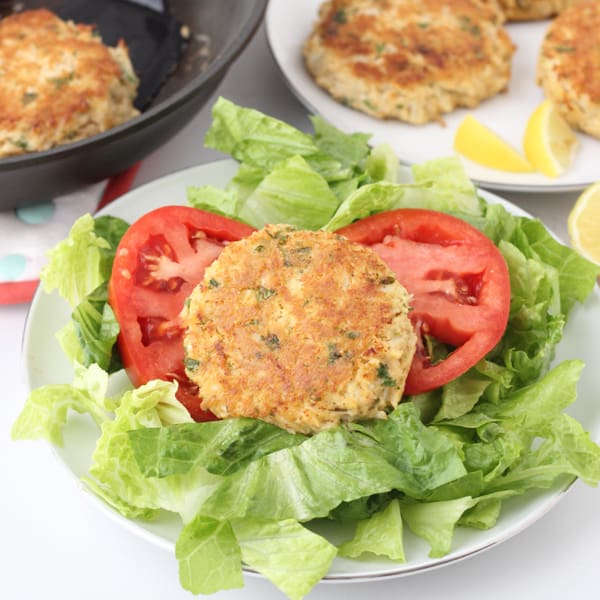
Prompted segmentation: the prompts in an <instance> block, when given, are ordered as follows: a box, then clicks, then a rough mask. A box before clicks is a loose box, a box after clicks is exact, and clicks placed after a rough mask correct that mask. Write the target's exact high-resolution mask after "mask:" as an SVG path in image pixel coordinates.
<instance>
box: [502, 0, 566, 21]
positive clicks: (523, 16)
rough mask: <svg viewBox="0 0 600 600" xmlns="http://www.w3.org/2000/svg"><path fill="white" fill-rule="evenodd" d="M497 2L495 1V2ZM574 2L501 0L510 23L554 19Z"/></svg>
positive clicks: (560, 0) (503, 10)
mask: <svg viewBox="0 0 600 600" xmlns="http://www.w3.org/2000/svg"><path fill="white" fill-rule="evenodd" d="M494 1H495V0H494ZM573 1H574V0H499V4H500V8H501V9H502V12H504V15H505V16H506V19H507V20H508V21H535V20H539V19H547V18H548V17H554V16H555V15H557V14H559V13H560V12H562V11H563V10H564V9H565V8H567V6H569V5H571V4H573Z"/></svg>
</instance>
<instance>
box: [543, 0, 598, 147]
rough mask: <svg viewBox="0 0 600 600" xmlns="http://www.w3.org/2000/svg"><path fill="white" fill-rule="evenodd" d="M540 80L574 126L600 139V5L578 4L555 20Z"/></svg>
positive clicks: (592, 1)
mask: <svg viewBox="0 0 600 600" xmlns="http://www.w3.org/2000/svg"><path fill="white" fill-rule="evenodd" d="M537 79H538V83H539V84H540V85H541V86H542V88H543V89H544V93H545V95H546V96H547V97H548V98H550V99H551V100H552V101H553V102H554V104H555V105H556V107H557V109H558V110H559V112H560V113H561V114H562V115H563V117H564V118H565V119H566V120H567V121H568V122H569V124H570V125H571V126H572V127H574V128H576V129H580V130H581V131H584V132H585V133H588V134H589V135H592V136H594V137H596V138H600V2H598V1H596V0H587V1H586V2H578V3H577V4H574V5H573V6H571V7H569V8H568V9H567V10H565V11H564V12H563V13H562V14H560V15H559V16H558V17H556V19H554V20H553V21H552V23H551V24H550V26H549V27H548V30H547V32H546V36H545V38H544V41H543V43H542V47H541V51H540V56H539V60H538V68H537Z"/></svg>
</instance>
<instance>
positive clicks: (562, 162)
mask: <svg viewBox="0 0 600 600" xmlns="http://www.w3.org/2000/svg"><path fill="white" fill-rule="evenodd" d="M578 145H579V143H578V140H577V136H576V135H575V132H574V131H573V130H572V129H571V127H570V125H569V124H568V123H567V121H566V120H565V119H564V118H563V117H562V116H561V115H560V113H559V112H558V110H557V109H556V107H555V106H554V104H552V102H551V101H550V100H544V101H543V102H542V103H541V104H539V105H538V106H537V108H536V109H535V110H534V111H533V112H532V113H531V116H530V117H529V119H528V121H527V125H526V127H525V134H524V136H523V149H524V151H525V156H526V157H527V160H529V162H530V163H531V164H532V165H533V166H534V167H535V168H536V170H538V171H540V173H543V174H544V175H546V176H548V177H558V176H559V175H561V174H562V173H564V172H565V170H566V169H567V168H568V167H569V166H570V165H571V163H572V162H573V157H574V155H575V152H576V150H577V147H578Z"/></svg>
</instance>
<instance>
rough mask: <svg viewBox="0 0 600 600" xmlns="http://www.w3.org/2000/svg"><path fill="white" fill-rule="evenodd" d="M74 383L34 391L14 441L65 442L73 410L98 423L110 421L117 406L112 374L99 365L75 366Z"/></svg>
mask: <svg viewBox="0 0 600 600" xmlns="http://www.w3.org/2000/svg"><path fill="white" fill-rule="evenodd" d="M74 371H75V373H74V378H73V382H72V384H66V383H65V384H62V383H60V384H51V385H45V386H43V387H39V388H37V389H35V390H33V391H32V392H31V393H30V394H29V397H28V398H27V401H26V402H25V406H24V407H23V409H22V410H21V413H20V414H19V416H18V417H17V420H16V421H15V422H14V424H13V426H12V430H11V436H12V439H13V440H35V439H43V440H47V441H49V442H51V443H52V444H55V445H56V446H62V445H63V433H62V431H63V427H64V425H65V424H66V422H67V418H68V416H69V411H70V410H73V411H76V412H78V413H87V414H89V415H91V416H92V418H93V419H94V421H95V422H96V424H97V425H99V426H100V425H102V423H104V422H106V421H107V420H109V419H110V418H111V416H112V411H113V410H114V408H115V405H114V403H113V402H112V401H111V400H110V399H108V398H107V397H106V390H107V387H108V375H107V373H106V372H105V371H103V370H102V369H101V368H100V367H98V365H94V364H93V365H90V366H89V367H88V368H85V367H83V366H82V365H79V364H75V365H74Z"/></svg>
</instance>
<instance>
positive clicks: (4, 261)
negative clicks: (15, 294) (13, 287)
mask: <svg viewBox="0 0 600 600" xmlns="http://www.w3.org/2000/svg"><path fill="white" fill-rule="evenodd" d="M26 265H27V261H26V260H25V257H24V256H23V255H22V254H7V255H6V256H3V257H2V258H0V281H17V280H18V279H19V278H20V277H21V275H22V274H23V272H24V271H25V267H26Z"/></svg>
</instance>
